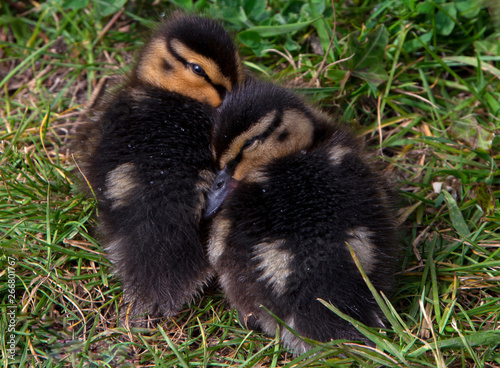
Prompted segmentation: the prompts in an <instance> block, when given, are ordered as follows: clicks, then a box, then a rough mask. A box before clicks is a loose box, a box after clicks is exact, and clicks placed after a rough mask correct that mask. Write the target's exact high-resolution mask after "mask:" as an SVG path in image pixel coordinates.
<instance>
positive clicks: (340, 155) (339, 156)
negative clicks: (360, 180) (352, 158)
mask: <svg viewBox="0 0 500 368" xmlns="http://www.w3.org/2000/svg"><path fill="white" fill-rule="evenodd" d="M349 153H352V150H351V149H350V148H349V147H345V146H333V147H331V148H330V149H329V150H328V159H329V160H330V161H331V162H332V164H334V165H338V164H340V163H341V162H342V160H343V159H344V157H345V156H346V155H348V154H349Z"/></svg>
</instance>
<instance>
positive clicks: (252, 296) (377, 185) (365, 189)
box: [205, 80, 398, 353]
mask: <svg viewBox="0 0 500 368" xmlns="http://www.w3.org/2000/svg"><path fill="white" fill-rule="evenodd" d="M211 142H212V149H213V150H214V153H215V158H216V166H217V168H218V169H219V172H218V174H217V176H216V178H215V180H214V184H213V186H212V188H211V190H210V192H209V195H208V199H207V208H206V210H205V211H206V212H205V215H206V216H213V223H212V229H211V233H210V239H209V245H208V254H209V259H210V262H211V264H212V265H213V267H214V269H215V271H216V273H217V274H218V277H219V282H220V285H221V287H222V289H223V291H224V292H225V294H226V296H227V299H228V300H229V302H230V304H231V305H232V306H234V307H235V308H237V309H238V311H239V316H240V320H241V322H242V323H243V324H244V325H246V326H247V327H248V328H250V329H261V330H263V331H264V332H266V333H268V334H270V335H274V334H275V332H276V328H277V327H278V324H277V322H276V319H275V318H274V317H273V316H271V314H269V313H268V312H267V311H266V310H265V309H263V308H261V307H260V306H264V307H266V308H267V309H268V310H269V311H271V312H272V313H273V314H274V315H276V316H277V317H278V318H279V319H281V320H282V321H283V322H285V323H286V324H287V325H288V326H289V327H291V328H292V329H293V330H295V331H296V332H297V333H299V334H300V335H301V336H304V337H307V338H310V339H314V340H317V341H322V342H327V341H330V340H332V339H333V340H337V339H355V340H361V341H365V342H367V343H369V341H367V339H366V338H365V337H364V336H363V335H362V334H361V333H359V332H358V331H357V330H356V329H355V328H354V327H353V326H352V325H351V324H350V323H348V322H346V321H345V320H343V319H341V318H339V317H338V316H337V315H336V314H334V313H333V312H331V311H330V310H328V309H327V308H326V307H325V306H324V305H323V304H321V303H320V302H319V301H318V298H321V299H323V300H325V301H327V302H330V303H332V304H334V305H335V306H336V307H337V308H338V309H340V310H341V311H342V312H344V313H346V314H348V315H350V316H351V317H354V318H355V319H357V320H358V321H361V322H362V323H364V324H366V325H368V326H373V327H383V322H382V317H383V315H382V313H381V311H380V309H379V307H378V306H377V304H376V302H375V300H374V298H373V296H372V294H371V293H370V291H369V289H368V287H367V286H366V284H365V281H364V280H363V278H362V276H361V274H360V272H359V271H358V268H357V267H356V265H355V263H354V261H353V258H352V256H351V254H350V251H349V248H348V246H347V245H346V243H349V244H350V246H351V247H352V248H353V250H354V251H355V253H356V255H357V258H358V259H359V260H360V262H361V265H362V266H363V268H364V270H365V271H366V273H367V274H368V276H369V277H370V279H371V281H372V282H373V284H374V285H375V286H376V288H377V289H378V290H381V291H383V292H384V293H386V294H388V293H389V292H390V291H391V288H392V279H393V274H394V268H395V267H397V257H396V254H397V252H396V250H397V248H398V243H397V236H396V228H395V225H394V224H395V218H394V215H393V213H392V199H391V198H392V195H391V190H390V188H389V185H388V184H387V183H386V182H385V180H383V179H382V177H381V175H380V173H378V172H377V170H376V169H374V168H373V165H372V163H371V161H370V158H369V155H368V154H367V153H366V152H365V151H364V149H363V145H362V144H361V142H360V140H359V138H357V137H356V136H355V135H354V134H353V133H351V131H350V130H348V129H347V128H346V127H344V126H340V125H337V124H334V123H333V122H331V121H330V120H329V119H327V118H325V115H323V114H322V113H320V112H318V111H316V110H315V109H314V108H312V107H309V106H308V105H306V104H305V103H304V102H302V100H301V99H299V98H298V97H297V96H295V95H294V94H292V93H291V92H289V91H288V90H285V89H283V88H280V87H277V86H274V85H272V84H268V83H264V82H259V81H257V80H248V81H245V82H244V83H243V84H242V85H241V88H239V89H237V90H235V91H234V92H233V93H231V94H230V96H228V97H227V98H226V100H225V101H224V102H223V104H222V105H221V107H220V115H219V117H218V119H217V122H216V124H215V127H214V131H213V134H212V139H211ZM279 330H280V339H281V342H282V343H283V344H284V345H285V346H286V347H288V348H290V349H291V350H293V351H294V352H295V353H303V352H305V351H307V350H308V349H310V348H311V347H310V345H308V344H307V343H305V342H304V341H303V340H301V339H299V338H297V337H296V336H295V335H294V334H292V333H291V332H290V331H288V330H287V329H286V328H284V327H283V326H280V327H279Z"/></svg>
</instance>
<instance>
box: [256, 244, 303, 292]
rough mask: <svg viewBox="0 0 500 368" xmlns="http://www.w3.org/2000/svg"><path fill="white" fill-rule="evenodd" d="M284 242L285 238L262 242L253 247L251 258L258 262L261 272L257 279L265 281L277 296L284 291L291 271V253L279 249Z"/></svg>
mask: <svg viewBox="0 0 500 368" xmlns="http://www.w3.org/2000/svg"><path fill="white" fill-rule="evenodd" d="M284 243H285V240H277V241H275V242H273V243H269V242H262V243H260V244H257V245H255V246H254V247H253V253H254V254H255V255H254V257H253V259H255V260H256V261H258V262H259V265H258V269H259V270H260V271H261V272H262V275H261V276H260V277H259V279H258V280H259V281H264V282H266V284H267V285H269V286H270V287H271V288H272V289H273V291H274V292H275V293H276V294H277V295H278V296H281V295H283V293H284V292H286V290H287V289H286V286H287V279H288V276H290V275H291V274H292V272H293V270H292V268H291V263H292V261H293V254H292V252H290V251H289V250H287V249H281V246H282V245H283V244H284Z"/></svg>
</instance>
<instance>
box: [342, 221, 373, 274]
mask: <svg viewBox="0 0 500 368" xmlns="http://www.w3.org/2000/svg"><path fill="white" fill-rule="evenodd" d="M372 235H373V233H372V232H371V231H369V230H368V229H367V228H365V227H362V226H360V227H356V228H354V229H351V230H349V231H348V232H347V236H348V239H347V240H346V242H347V243H349V245H350V246H351V248H352V249H353V250H354V253H355V254H356V257H358V259H359V261H360V262H361V265H362V266H363V269H364V270H365V272H366V273H371V272H372V271H373V270H374V268H375V246H374V245H373V243H372V242H371V241H370V237H371V236H372Z"/></svg>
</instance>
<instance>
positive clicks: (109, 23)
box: [95, 9, 123, 43]
mask: <svg viewBox="0 0 500 368" xmlns="http://www.w3.org/2000/svg"><path fill="white" fill-rule="evenodd" d="M122 14H123V9H121V10H120V11H119V12H118V13H116V14H115V15H113V18H111V19H110V20H109V22H108V24H106V25H105V26H104V28H103V29H102V31H101V33H99V35H98V36H97V38H96V40H95V43H98V42H99V41H100V40H101V38H103V37H104V35H105V34H106V33H108V31H109V30H110V28H111V27H113V24H115V23H116V21H117V20H118V18H120V16H121V15H122Z"/></svg>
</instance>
